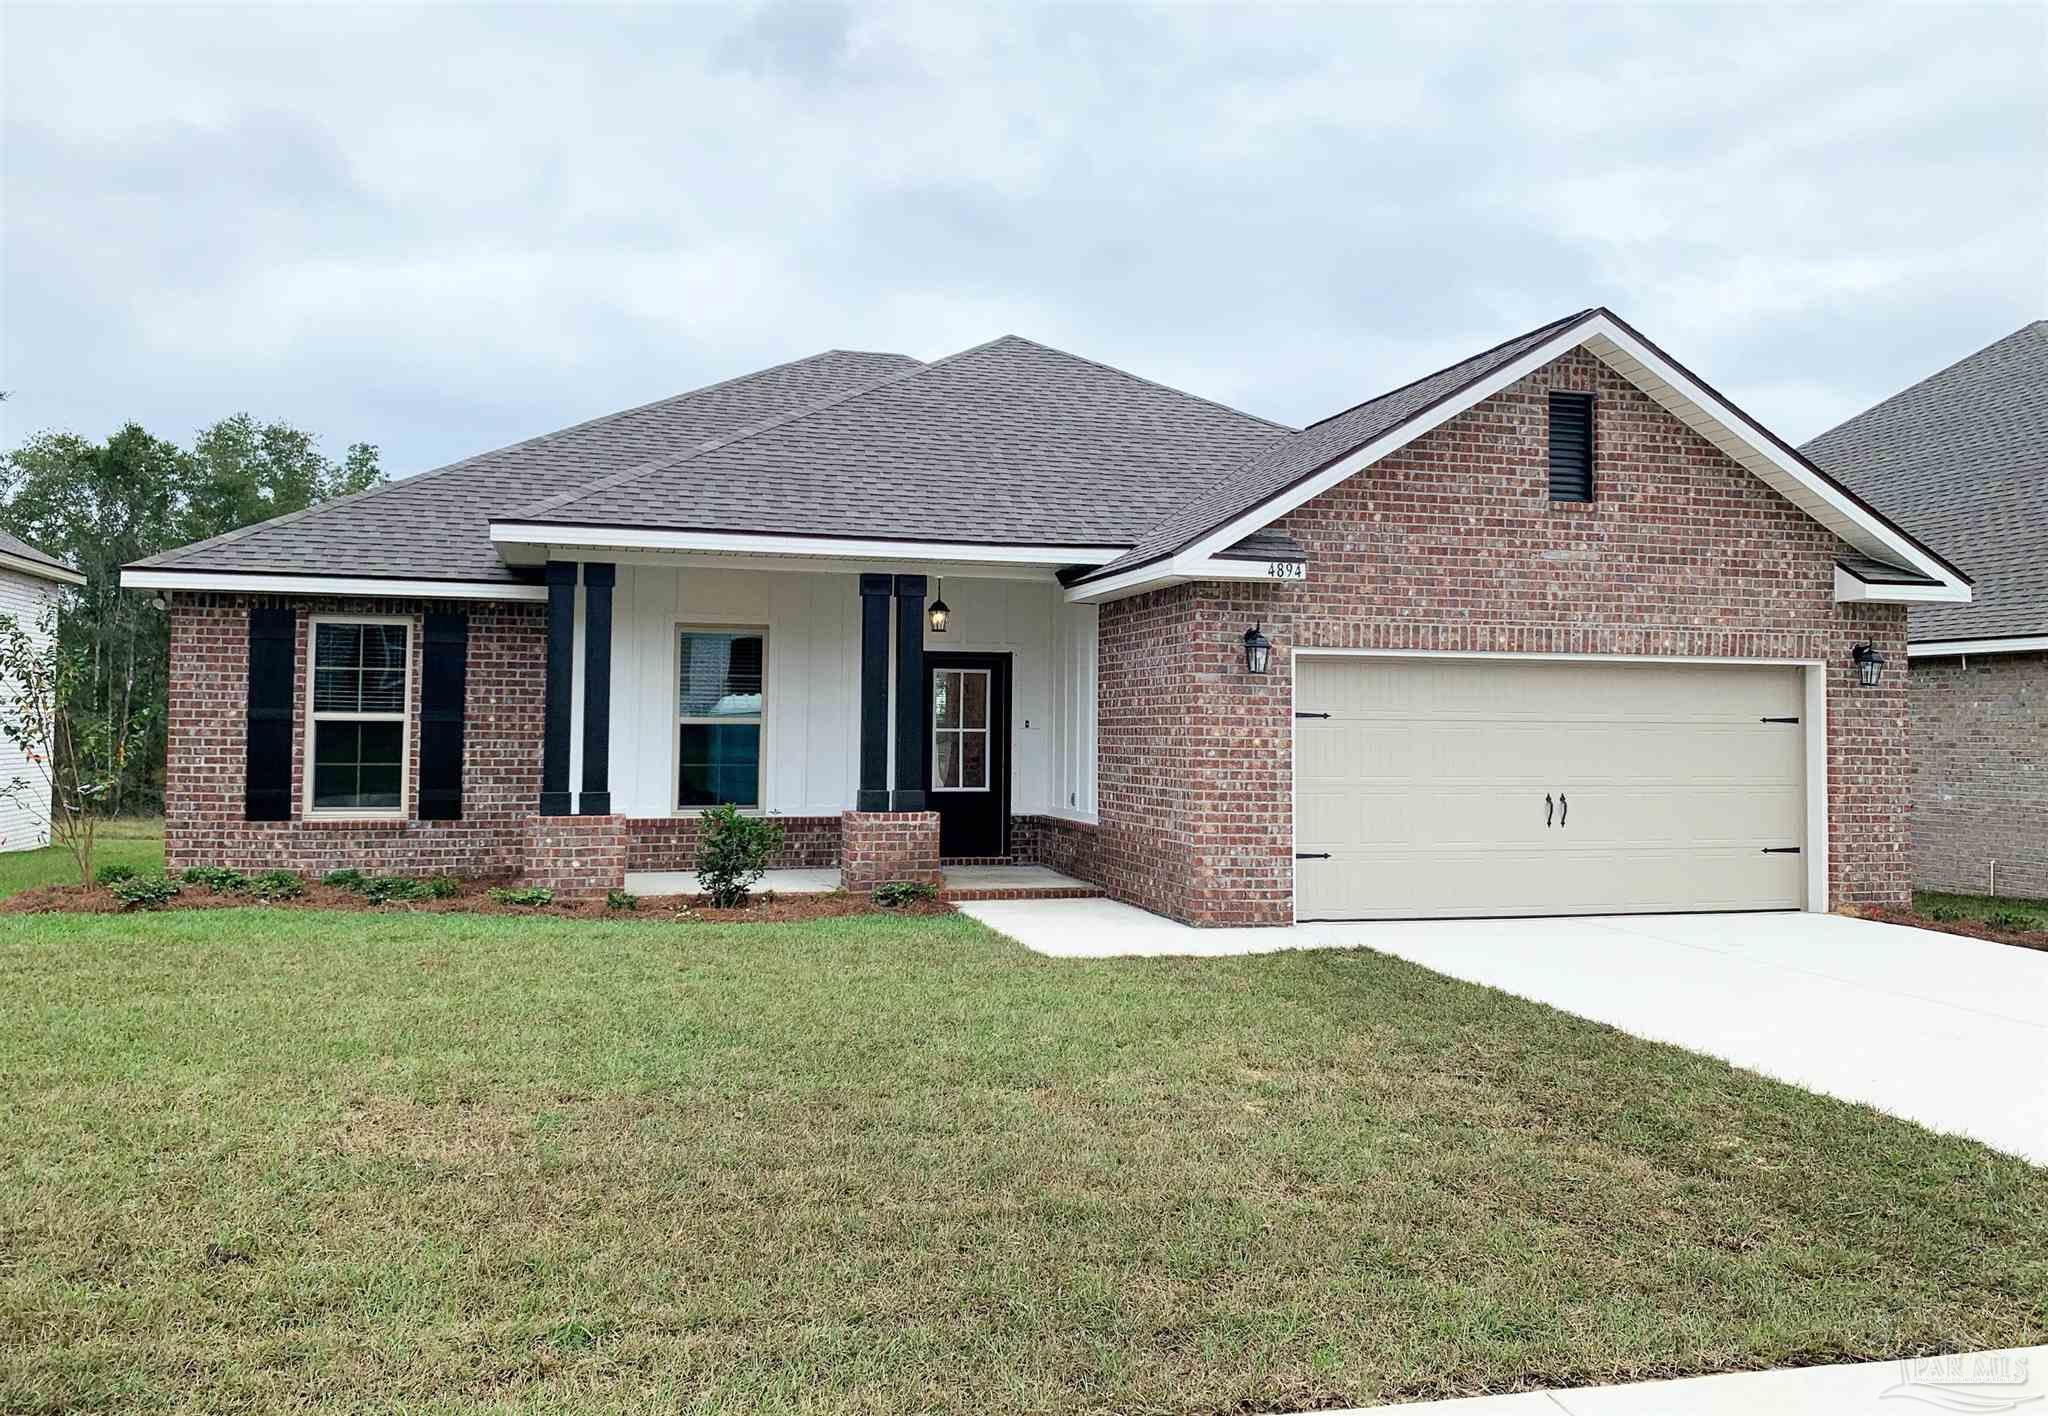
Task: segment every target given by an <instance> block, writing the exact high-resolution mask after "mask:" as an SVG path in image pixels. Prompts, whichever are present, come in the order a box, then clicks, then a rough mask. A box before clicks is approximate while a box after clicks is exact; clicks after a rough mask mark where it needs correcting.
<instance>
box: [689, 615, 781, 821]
mask: <svg viewBox="0 0 2048 1416" xmlns="http://www.w3.org/2000/svg"><path fill="white" fill-rule="evenodd" d="M677 642H678V651H677V655H676V662H677V665H678V673H677V677H678V679H679V684H678V689H677V696H676V723H677V752H676V760H677V762H678V764H679V766H678V768H677V773H676V805H677V806H759V805H760V804H761V703H762V690H763V687H764V685H765V680H764V678H763V671H764V669H765V668H766V659H767V643H768V640H767V636H766V635H765V634H764V633H762V631H760V630H758V629H685V630H682V631H680V632H679V638H678V641H677Z"/></svg>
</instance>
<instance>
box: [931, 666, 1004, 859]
mask: <svg viewBox="0 0 2048 1416" xmlns="http://www.w3.org/2000/svg"><path fill="white" fill-rule="evenodd" d="M924 666H925V667H924V673H925V690H924V720H925V735H924V789H925V805H926V806H928V807H929V808H930V809H931V810H933V811H936V812H937V813H938V814H939V854H940V855H942V856H946V857H960V856H967V857H988V856H1006V855H1008V854H1009V853H1010V656H1009V655H1008V654H933V653H929V652H927V653H926V654H925V656H924Z"/></svg>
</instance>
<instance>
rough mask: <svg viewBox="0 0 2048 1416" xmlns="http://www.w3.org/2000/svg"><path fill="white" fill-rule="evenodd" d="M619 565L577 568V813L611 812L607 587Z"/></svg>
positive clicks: (609, 602)
mask: <svg viewBox="0 0 2048 1416" xmlns="http://www.w3.org/2000/svg"><path fill="white" fill-rule="evenodd" d="M618 578H619V568H618V567H617V566H615V565H613V564H611V563H610V562H608V561H591V562H589V563H588V564H586V565H585V566H584V567H583V795H582V796H581V797H579V798H578V799H577V803H576V810H577V812H578V814H580V815H583V816H609V815H611V814H612V788H611V757H612V586H613V585H614V584H616V583H617V581H618Z"/></svg>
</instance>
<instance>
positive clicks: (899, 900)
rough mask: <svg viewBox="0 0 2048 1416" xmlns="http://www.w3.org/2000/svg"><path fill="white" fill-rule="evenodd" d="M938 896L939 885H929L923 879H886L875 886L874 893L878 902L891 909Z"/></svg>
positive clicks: (917, 903) (934, 898) (919, 902)
mask: <svg viewBox="0 0 2048 1416" xmlns="http://www.w3.org/2000/svg"><path fill="white" fill-rule="evenodd" d="M938 898H939V891H938V887H937V886H936V885H927V884H925V883H924V882H923V881H922V880H885V881H883V882H882V883H881V884H880V885H877V886H876V887H875V889H874V895H873V899H874V902H875V903H876V904H878V905H880V906H882V908H884V909H890V910H893V909H898V908H901V907H902V906H904V905H919V904H923V903H924V902H925V901H927V900H936V899H938Z"/></svg>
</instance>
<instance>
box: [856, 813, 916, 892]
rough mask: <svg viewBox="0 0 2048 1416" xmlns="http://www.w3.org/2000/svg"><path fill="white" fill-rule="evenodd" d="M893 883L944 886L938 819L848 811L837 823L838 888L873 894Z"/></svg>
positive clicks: (914, 814)
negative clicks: (911, 882)
mask: <svg viewBox="0 0 2048 1416" xmlns="http://www.w3.org/2000/svg"><path fill="white" fill-rule="evenodd" d="M891 880H911V881H916V882H918V883H920V884H925V885H938V884H941V883H942V882H941V880H940V877H939V814H938V813H937V812H935V811H849V812H847V813H845V814H844V815H842V816H841V817H840V818H839V882H840V885H841V887H842V888H844V889H847V890H872V889H874V888H875V886H877V885H881V884H885V883H887V882H888V881H891Z"/></svg>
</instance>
